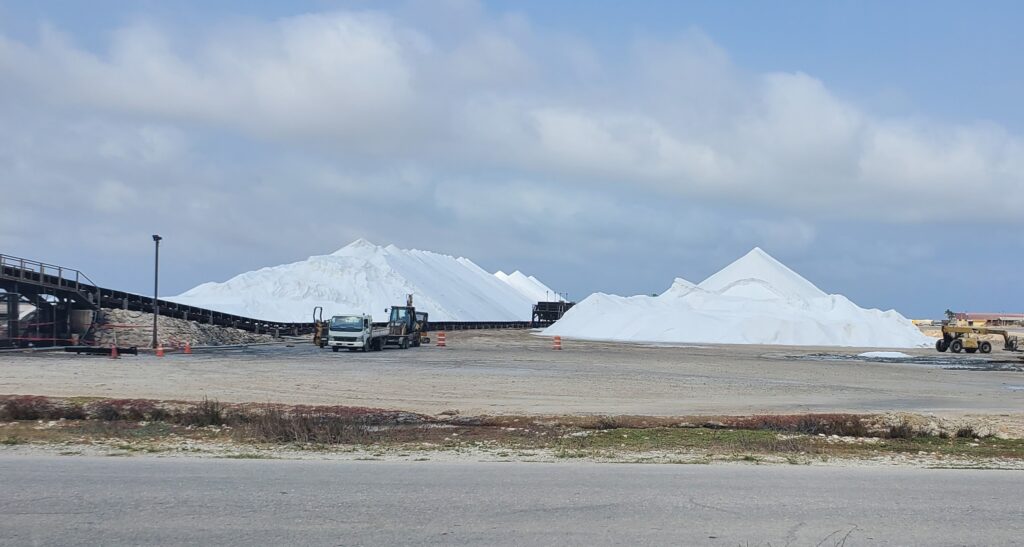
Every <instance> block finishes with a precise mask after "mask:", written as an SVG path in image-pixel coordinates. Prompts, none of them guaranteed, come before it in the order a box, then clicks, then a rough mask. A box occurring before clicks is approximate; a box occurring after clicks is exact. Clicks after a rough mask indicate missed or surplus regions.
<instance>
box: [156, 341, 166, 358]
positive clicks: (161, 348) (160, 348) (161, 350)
mask: <svg viewBox="0 0 1024 547" xmlns="http://www.w3.org/2000/svg"><path fill="white" fill-rule="evenodd" d="M156 356H157V357H163V356H164V345H163V344H160V343H157V345H156Z"/></svg>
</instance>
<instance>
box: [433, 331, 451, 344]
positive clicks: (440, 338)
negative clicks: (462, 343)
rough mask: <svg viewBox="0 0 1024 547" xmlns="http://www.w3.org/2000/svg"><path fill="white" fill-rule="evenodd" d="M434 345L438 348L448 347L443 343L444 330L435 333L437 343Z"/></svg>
mask: <svg viewBox="0 0 1024 547" xmlns="http://www.w3.org/2000/svg"><path fill="white" fill-rule="evenodd" d="M434 347H438V348H445V347H448V346H446V345H445V343H444V331H441V332H439V333H437V344H435V345H434Z"/></svg>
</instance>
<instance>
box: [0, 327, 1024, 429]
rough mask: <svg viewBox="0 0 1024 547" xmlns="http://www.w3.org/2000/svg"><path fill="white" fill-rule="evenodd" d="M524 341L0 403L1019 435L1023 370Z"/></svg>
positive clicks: (16, 388) (929, 354) (35, 384)
mask: <svg viewBox="0 0 1024 547" xmlns="http://www.w3.org/2000/svg"><path fill="white" fill-rule="evenodd" d="M564 347H565V349H564V350H563V351H561V352H558V351H553V350H552V349H551V341H550V339H547V338H541V337H538V336H536V335H534V334H532V333H530V332H527V331H467V332H453V333H449V335H448V347H447V348H446V349H441V348H436V347H434V346H432V345H431V346H424V347H421V348H414V349H409V350H405V351H402V350H386V351H383V352H371V353H366V354H363V353H349V352H341V353H332V352H330V351H326V350H319V349H317V348H315V347H314V346H312V344H310V343H308V342H295V344H294V346H293V347H287V346H285V345H283V344H281V345H275V346H250V347H248V348H234V349H218V350H210V351H197V352H196V353H194V354H192V355H184V354H180V353H169V354H168V355H167V357H165V358H162V359H161V358H157V357H155V356H153V355H139V356H123V357H122V358H121V359H119V360H110V359H108V358H105V357H97V356H76V355H73V354H64V353H42V352H39V353H3V354H0V393H3V394H32V395H48V396H64V397H120V398H148V399H164V400H197V399H202V398H203V397H208V398H211V399H217V400H220V401H225V402H276V403H290V404H339V405H353V406H368V407H376V408H393V409H401V410H408V411H415V412H423V413H428V414H438V413H441V412H445V411H457V412H459V413H461V414H464V415H465V414H473V415H478V414H522V415H552V414H619V415H624V414H630V415H654V416H678V415H726V414H727V415H745V414H754V413H801V412H857V413H866V412H891V411H898V412H915V413H935V414H938V415H972V414H989V415H1004V417H1006V418H1009V419H1010V420H1011V421H1016V420H1018V419H1019V421H1021V423H1024V362H1022V361H1021V360H1020V359H1019V358H1017V356H1015V355H1011V354H1007V353H1003V352H1001V351H996V352H995V353H993V354H991V355H990V356H987V358H983V357H979V356H976V355H975V356H966V355H951V354H939V353H937V352H935V351H934V350H933V349H931V350H929V349H921V350H903V351H904V352H905V353H908V354H911V355H912V356H913V358H912V359H902V360H887V359H882V360H877V359H865V358H861V357H857V355H858V353H860V352H861V351H864V350H858V349H851V348H807V347H799V348H796V347H781V346H651V345H632V344H617V343H604V342H583V341H572V340H566V341H565V342H564Z"/></svg>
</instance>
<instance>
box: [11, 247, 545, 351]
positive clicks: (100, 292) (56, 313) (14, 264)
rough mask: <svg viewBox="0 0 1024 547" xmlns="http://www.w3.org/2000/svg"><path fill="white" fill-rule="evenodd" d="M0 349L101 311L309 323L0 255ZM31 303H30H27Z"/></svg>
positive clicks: (63, 340) (301, 331) (67, 332)
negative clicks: (115, 284) (145, 292)
mask: <svg viewBox="0 0 1024 547" xmlns="http://www.w3.org/2000/svg"><path fill="white" fill-rule="evenodd" d="M0 289H2V290H3V291H6V294H0V303H4V302H5V303H6V306H3V305H0V321H2V323H3V325H0V346H12V345H13V346H24V345H27V344H28V343H29V342H32V343H33V345H46V346H51V345H68V344H71V343H72V336H71V335H72V330H73V329H72V322H73V321H72V316H73V314H74V313H75V312H82V311H85V312H88V311H93V312H94V311H98V310H100V309H101V308H107V309H124V310H130V311H136V312H145V313H153V310H154V302H155V303H157V304H159V306H158V308H157V312H158V313H159V315H162V316H165V317H173V318H175V319H183V320H186V321H195V322H197V323H204V324H209V325H217V326H221V327H231V328H236V329H241V330H244V331H247V332H253V333H265V334H274V335H281V336H289V335H291V336H299V335H305V334H311V333H313V331H314V324H313V323H312V322H308V323H287V322H279V321H266V320H262V319H255V318H252V317H243V316H240V315H234V314H230V313H224V312H219V311H216V310H211V309H206V308H200V307H196V306H187V305H184V304H178V303H176V302H170V301H168V300H162V299H158V300H155V301H154V299H153V298H152V297H149V296H142V295H139V294H134V293H130V292H125V291H118V290H114V289H109V288H106V287H101V286H99V285H97V284H96V283H94V282H93V281H92V280H91V279H89V277H88V276H86V275H85V274H84V273H82V272H81V271H79V270H76V269H74V268H66V267H63V266H56V265H53V264H47V263H44V262H38V261H35V260H29V259H25V258H21V257H16V256H10V255H5V254H0ZM33 302H35V303H36V304H32V303H33ZM26 305H27V306H29V307H32V308H35V309H34V311H33V314H32V315H33V318H28V317H27V316H26V315H25V314H23V313H21V308H23V307H24V306H26ZM531 326H536V325H535V324H531V322H530V321H443V322H431V323H430V324H429V330H467V329H508V328H512V329H525V328H530V327H531Z"/></svg>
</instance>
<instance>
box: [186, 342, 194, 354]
mask: <svg viewBox="0 0 1024 547" xmlns="http://www.w3.org/2000/svg"><path fill="white" fill-rule="evenodd" d="M185 355H192V344H189V343H188V342H185Z"/></svg>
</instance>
